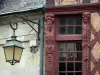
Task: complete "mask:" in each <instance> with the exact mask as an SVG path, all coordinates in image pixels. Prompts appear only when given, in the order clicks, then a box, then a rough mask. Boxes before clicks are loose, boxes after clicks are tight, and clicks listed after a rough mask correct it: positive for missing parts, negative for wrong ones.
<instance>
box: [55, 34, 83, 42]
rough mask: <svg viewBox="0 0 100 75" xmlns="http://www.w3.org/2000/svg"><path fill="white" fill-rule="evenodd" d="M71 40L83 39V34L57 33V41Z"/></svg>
mask: <svg viewBox="0 0 100 75" xmlns="http://www.w3.org/2000/svg"><path fill="white" fill-rule="evenodd" d="M67 40H68V41H69V40H82V35H81V34H72V35H57V36H56V41H67Z"/></svg>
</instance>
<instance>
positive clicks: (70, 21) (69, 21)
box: [67, 17, 74, 25]
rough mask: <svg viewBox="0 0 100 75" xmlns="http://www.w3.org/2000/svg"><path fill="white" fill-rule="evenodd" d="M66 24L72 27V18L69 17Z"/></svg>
mask: <svg viewBox="0 0 100 75" xmlns="http://www.w3.org/2000/svg"><path fill="white" fill-rule="evenodd" d="M67 22H68V25H74V18H72V17H69V18H68V21H67Z"/></svg>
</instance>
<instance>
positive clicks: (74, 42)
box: [74, 42, 76, 75]
mask: <svg viewBox="0 0 100 75" xmlns="http://www.w3.org/2000/svg"><path fill="white" fill-rule="evenodd" d="M75 50H76V48H75V42H74V75H75Z"/></svg>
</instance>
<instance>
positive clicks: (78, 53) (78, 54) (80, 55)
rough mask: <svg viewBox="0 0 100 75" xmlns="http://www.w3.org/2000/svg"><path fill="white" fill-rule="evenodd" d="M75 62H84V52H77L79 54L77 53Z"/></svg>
mask: <svg viewBox="0 0 100 75" xmlns="http://www.w3.org/2000/svg"><path fill="white" fill-rule="evenodd" d="M75 60H76V61H82V52H77V53H76V57H75Z"/></svg>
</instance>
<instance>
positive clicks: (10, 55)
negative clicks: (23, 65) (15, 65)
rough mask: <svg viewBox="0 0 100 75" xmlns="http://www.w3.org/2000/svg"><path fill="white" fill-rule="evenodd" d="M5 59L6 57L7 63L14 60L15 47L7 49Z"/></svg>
mask: <svg viewBox="0 0 100 75" xmlns="http://www.w3.org/2000/svg"><path fill="white" fill-rule="evenodd" d="M4 49H5V57H6V61H7V60H13V50H14V47H13V46H11V47H5V48H4Z"/></svg>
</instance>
